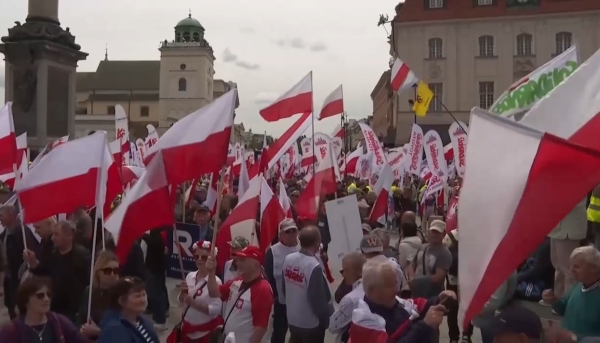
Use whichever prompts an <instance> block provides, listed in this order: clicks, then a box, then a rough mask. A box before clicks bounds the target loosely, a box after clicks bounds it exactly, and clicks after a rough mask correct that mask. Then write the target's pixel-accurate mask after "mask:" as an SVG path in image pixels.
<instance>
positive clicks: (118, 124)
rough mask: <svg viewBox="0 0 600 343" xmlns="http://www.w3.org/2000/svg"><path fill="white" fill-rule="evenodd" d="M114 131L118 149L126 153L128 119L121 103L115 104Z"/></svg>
mask: <svg viewBox="0 0 600 343" xmlns="http://www.w3.org/2000/svg"><path fill="white" fill-rule="evenodd" d="M115 132H116V136H117V141H119V142H120V144H119V145H120V146H119V150H120V151H121V152H122V153H123V154H126V153H128V152H129V150H130V148H131V147H130V146H129V120H127V113H125V109H124V108H123V106H121V105H117V106H115Z"/></svg>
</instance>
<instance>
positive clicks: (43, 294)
mask: <svg viewBox="0 0 600 343" xmlns="http://www.w3.org/2000/svg"><path fill="white" fill-rule="evenodd" d="M35 297H36V298H37V299H39V300H44V298H45V297H48V299H50V298H52V293H50V292H37V293H35Z"/></svg>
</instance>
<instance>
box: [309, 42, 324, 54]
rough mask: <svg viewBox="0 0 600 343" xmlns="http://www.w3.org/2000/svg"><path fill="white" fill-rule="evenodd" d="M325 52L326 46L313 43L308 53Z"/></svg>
mask: <svg viewBox="0 0 600 343" xmlns="http://www.w3.org/2000/svg"><path fill="white" fill-rule="evenodd" d="M325 50H327V45H325V44H323V43H321V42H317V43H314V44H313V45H311V46H310V51H314V52H320V51H325Z"/></svg>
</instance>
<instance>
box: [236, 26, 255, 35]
mask: <svg viewBox="0 0 600 343" xmlns="http://www.w3.org/2000/svg"><path fill="white" fill-rule="evenodd" d="M240 32H241V33H246V34H254V33H256V30H254V29H253V28H251V27H248V26H246V27H242V28H240Z"/></svg>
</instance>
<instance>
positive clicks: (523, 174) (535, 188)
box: [458, 71, 600, 327]
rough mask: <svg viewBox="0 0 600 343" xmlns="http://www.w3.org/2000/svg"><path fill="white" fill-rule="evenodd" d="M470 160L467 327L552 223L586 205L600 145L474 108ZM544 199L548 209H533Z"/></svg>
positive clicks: (465, 209)
mask: <svg viewBox="0 0 600 343" xmlns="http://www.w3.org/2000/svg"><path fill="white" fill-rule="evenodd" d="M590 72H592V71H590ZM581 89H586V88H581ZM555 91H556V90H555ZM553 96H554V95H553ZM565 101H566V99H565ZM569 113H573V112H569ZM594 136H597V133H594ZM582 138H583V139H586V137H582ZM466 162H467V163H466V167H467V169H466V171H465V178H464V181H463V184H462V187H461V190H460V197H459V204H458V206H459V209H460V210H459V211H458V227H459V231H460V245H459V255H460V256H461V258H460V259H459V262H458V272H459V274H460V275H461V277H460V278H459V288H460V311H459V314H460V316H461V318H463V319H464V325H465V327H466V325H467V324H468V323H469V322H470V321H471V319H473V317H474V316H475V315H477V314H479V313H480V312H481V309H482V308H483V306H484V305H485V303H486V302H487V301H488V300H489V298H490V296H491V295H492V294H493V293H494V292H495V291H496V289H497V288H498V287H499V286H500V284H501V283H502V282H504V281H505V280H506V278H508V276H509V275H510V274H511V273H512V272H514V271H515V269H517V267H518V266H519V264H520V263H522V262H523V261H524V260H525V259H526V258H527V257H528V256H529V255H530V253H531V252H533V251H534V250H535V249H536V248H537V247H538V245H539V244H541V243H542V241H543V240H544V239H545V237H546V236H547V235H548V234H549V233H550V231H552V229H553V228H555V227H556V225H557V224H558V223H559V222H560V221H561V220H562V219H563V218H564V217H565V216H566V215H567V214H568V213H569V212H570V211H571V210H572V209H573V208H574V207H575V206H576V205H577V206H580V205H582V206H584V207H585V198H586V195H587V193H588V192H589V190H590V189H593V188H594V187H595V186H596V185H598V184H599V183H600V174H599V173H598V170H600V152H598V151H596V150H590V149H587V148H584V147H581V146H580V145H574V144H572V143H570V142H567V141H566V140H564V139H561V138H559V137H556V136H554V135H551V134H548V133H542V132H539V131H536V130H534V129H531V128H527V127H525V126H523V125H521V124H519V123H515V122H513V121H511V120H507V119H504V118H499V117H496V116H493V115H491V114H489V113H487V112H485V111H483V110H481V109H474V110H473V111H472V112H471V121H470V127H469V146H468V148H467V156H466ZM556 180H569V182H556ZM492 194H493V201H492V202H490V201H482V199H488V198H489V197H490V195H492ZM541 201H542V202H543V204H544V205H543V207H544V215H543V216H533V215H532V213H535V212H536V211H539V209H540V202H541ZM482 223H484V225H482ZM481 237H485V239H481Z"/></svg>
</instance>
